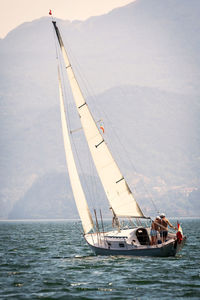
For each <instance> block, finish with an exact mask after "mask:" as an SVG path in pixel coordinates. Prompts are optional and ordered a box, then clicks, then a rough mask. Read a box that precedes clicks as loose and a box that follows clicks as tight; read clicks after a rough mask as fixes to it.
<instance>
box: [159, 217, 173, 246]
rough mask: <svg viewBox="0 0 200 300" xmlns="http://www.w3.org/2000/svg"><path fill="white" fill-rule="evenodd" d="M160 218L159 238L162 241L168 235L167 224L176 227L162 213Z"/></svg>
mask: <svg viewBox="0 0 200 300" xmlns="http://www.w3.org/2000/svg"><path fill="white" fill-rule="evenodd" d="M160 219H161V222H160V224H161V226H160V238H161V241H162V243H164V242H165V241H166V239H167V236H168V225H169V226H170V227H171V228H173V229H175V230H176V227H174V226H173V225H172V224H171V223H170V222H169V220H168V219H167V218H166V217H165V214H164V213H162V214H161V215H160Z"/></svg>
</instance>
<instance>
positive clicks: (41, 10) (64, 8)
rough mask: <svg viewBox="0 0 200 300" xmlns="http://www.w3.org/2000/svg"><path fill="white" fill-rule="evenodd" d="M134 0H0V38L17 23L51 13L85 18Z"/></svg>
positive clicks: (79, 18) (67, 17)
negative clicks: (50, 11)
mask: <svg viewBox="0 0 200 300" xmlns="http://www.w3.org/2000/svg"><path fill="white" fill-rule="evenodd" d="M133 1H135V0H0V7H1V9H0V20H1V21H0V38H4V37H5V36H6V34H7V33H8V32H9V31H11V30H12V29H14V28H15V27H17V26H18V25H20V24H22V23H24V22H27V21H32V20H34V19H38V18H40V17H42V16H47V15H48V12H49V9H51V10H52V11H53V15H54V16H55V17H57V18H61V19H64V20H70V21H72V20H86V19H87V18H89V17H91V16H98V15H102V14H105V13H107V12H109V11H110V10H112V9H113V8H116V7H120V6H124V5H126V4H128V3H131V2H133Z"/></svg>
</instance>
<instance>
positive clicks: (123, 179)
mask: <svg viewBox="0 0 200 300" xmlns="http://www.w3.org/2000/svg"><path fill="white" fill-rule="evenodd" d="M122 180H124V177H122V178H121V179H119V180H117V181H116V183H119V182H120V181H122Z"/></svg>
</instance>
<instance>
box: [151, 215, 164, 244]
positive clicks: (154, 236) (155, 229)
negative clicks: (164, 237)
mask: <svg viewBox="0 0 200 300" xmlns="http://www.w3.org/2000/svg"><path fill="white" fill-rule="evenodd" d="M160 222H161V219H160V217H159V216H157V217H156V218H155V220H154V221H152V223H151V231H150V236H151V246H152V245H156V244H157V232H158V231H159V230H160V226H159V224H160Z"/></svg>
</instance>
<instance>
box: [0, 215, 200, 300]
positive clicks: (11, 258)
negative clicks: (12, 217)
mask: <svg viewBox="0 0 200 300" xmlns="http://www.w3.org/2000/svg"><path fill="white" fill-rule="evenodd" d="M172 222H173V220H172ZM174 224H175V223H174ZM181 225H182V228H183V230H184V234H186V236H187V242H186V245H185V247H184V248H183V250H182V252H181V253H180V254H178V255H177V256H176V257H168V258H151V257H122V256H120V257H119V256H107V257H106V256H95V255H94V254H93V253H92V252H91V250H90V249H89V247H88V246H87V244H86V242H85V241H84V238H83V236H82V234H81V226H80V223H79V222H75V221H37V222H33V221H16V222H8V221H7V222H6V221H4V222H2V221H1V222H0V299H181V298H187V299H200V230H199V228H200V220H199V219H183V220H181Z"/></svg>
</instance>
